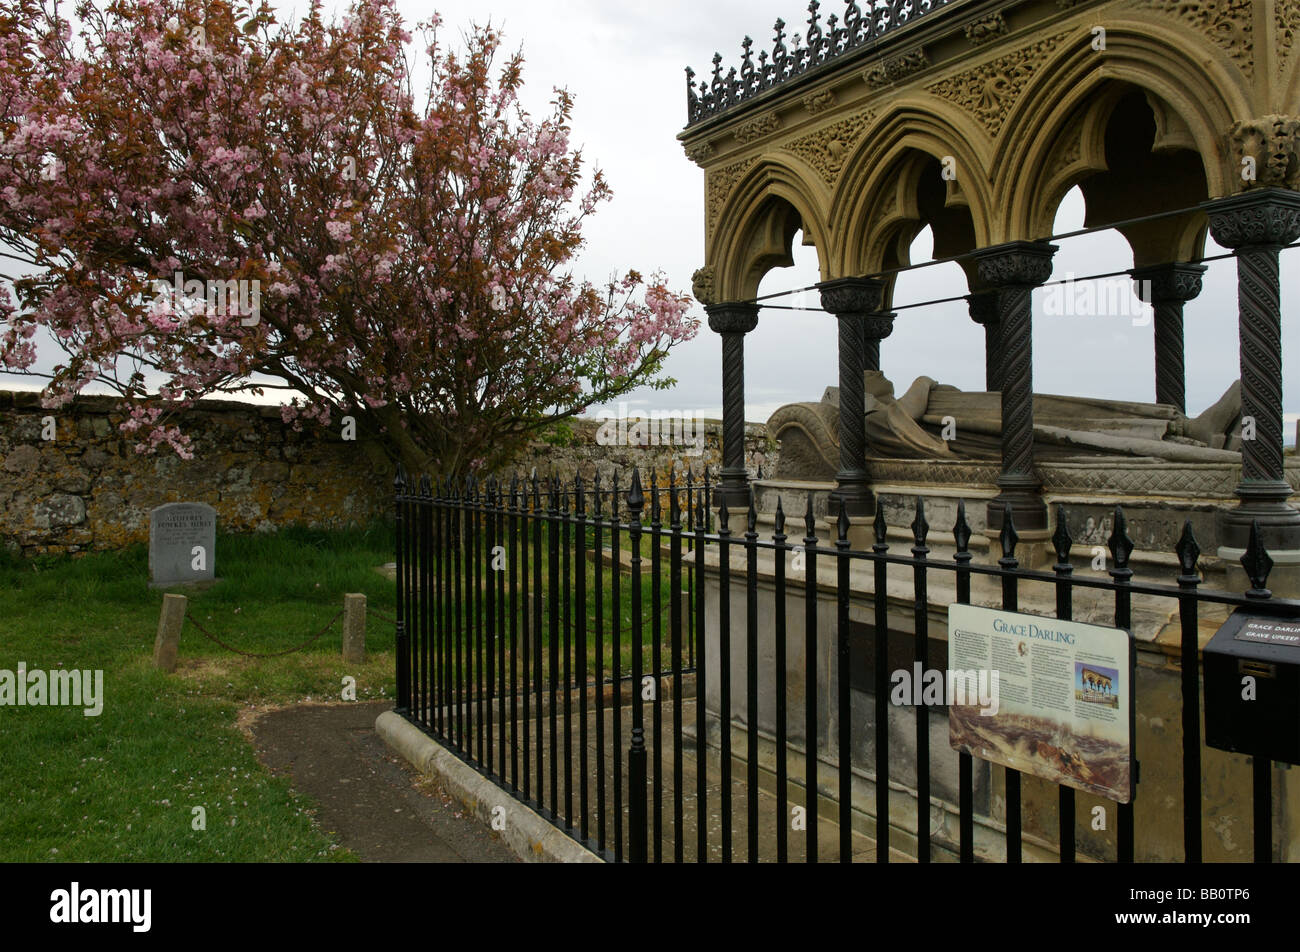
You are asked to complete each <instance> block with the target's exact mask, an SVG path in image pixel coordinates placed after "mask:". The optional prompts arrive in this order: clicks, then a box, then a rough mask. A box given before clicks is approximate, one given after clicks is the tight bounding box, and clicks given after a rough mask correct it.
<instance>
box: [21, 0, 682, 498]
mask: <svg viewBox="0 0 1300 952" xmlns="http://www.w3.org/2000/svg"><path fill="white" fill-rule="evenodd" d="M75 23H76V26H75V30H74V26H73V24H72V23H70V22H69V20H68V19H67V18H65V17H63V16H61V15H60V12H59V9H58V7H57V5H53V6H52V5H49V4H48V3H47V0H0V241H3V242H4V243H5V244H7V245H9V253H8V254H7V257H6V258H5V259H2V260H6V261H10V262H12V261H14V260H17V261H19V262H22V263H25V264H26V266H27V267H29V268H30V269H32V273H31V274H30V275H29V276H26V277H21V278H18V279H10V282H9V285H8V286H6V285H5V284H0V367H2V368H3V369H5V370H7V371H9V372H15V373H28V374H33V375H37V376H41V377H43V378H45V379H46V383H45V386H44V396H43V399H44V402H45V405H46V406H47V407H51V408H53V407H58V406H60V405H62V404H64V403H66V402H67V401H68V400H70V399H71V398H72V397H73V396H74V395H75V394H76V393H78V392H79V391H80V390H81V389H82V388H84V387H85V386H87V385H88V384H90V383H91V382H92V381H98V382H99V383H101V384H107V385H108V386H109V387H111V388H112V389H113V390H114V391H115V392H117V393H119V394H120V395H121V397H122V399H123V400H124V401H125V403H126V404H127V406H128V407H129V409H130V413H129V416H128V417H127V418H126V422H125V423H124V424H123V430H124V431H126V432H128V433H133V434H134V438H135V440H136V449H137V451H139V452H150V451H153V450H155V449H157V448H159V447H160V446H162V445H163V444H167V445H169V446H171V447H173V448H174V449H175V451H176V452H178V453H180V454H181V455H182V456H188V455H190V453H191V450H190V446H189V441H188V439H187V437H186V435H185V433H184V432H183V428H182V427H181V426H180V425H179V424H178V420H179V415H178V411H179V410H181V409H183V408H185V407H188V406H190V405H192V404H193V403H194V401H196V400H198V399H199V398H201V397H204V396H208V395H213V394H228V393H239V392H247V393H254V394H259V395H260V394H262V393H264V392H266V391H268V390H270V391H278V392H280V393H281V395H282V397H283V398H284V403H283V411H282V412H283V414H284V418H285V419H286V420H287V421H295V423H296V424H297V425H301V423H302V421H303V420H306V419H310V420H314V421H316V422H317V423H319V424H322V425H325V426H327V427H331V428H338V427H340V426H341V425H342V418H343V417H344V416H351V417H353V419H354V421H355V425H356V428H357V430H358V431H359V432H360V434H362V435H365V434H370V435H372V436H375V437H378V438H380V439H382V441H383V444H384V445H385V446H386V447H387V448H388V450H389V453H390V455H391V456H392V457H393V458H394V459H401V460H403V461H404V462H405V463H406V465H407V466H408V468H410V469H412V470H413V471H418V470H423V469H428V470H431V471H433V472H435V473H441V474H446V475H459V474H462V473H465V472H467V471H469V470H471V469H474V468H477V467H484V468H490V467H493V466H496V465H499V464H501V463H503V462H505V461H507V460H508V459H509V458H510V457H511V456H512V455H513V454H514V453H515V452H516V451H517V450H518V449H519V447H520V445H521V444H522V443H523V442H524V441H525V440H526V439H527V438H528V437H529V436H530V435H531V434H534V433H536V432H537V431H538V430H540V429H542V428H544V427H547V426H548V425H550V424H551V423H553V422H554V421H556V420H559V419H563V418H566V417H572V416H574V415H577V414H579V413H581V412H582V411H583V410H585V409H586V408H588V407H590V406H592V405H594V404H599V403H604V402H607V401H609V400H610V399H612V398H614V397H617V396H619V395H621V394H624V393H626V392H627V391H629V390H630V389H632V388H634V387H638V386H645V385H648V386H652V387H657V388H663V387H665V386H668V385H670V384H671V383H672V381H671V380H669V379H667V378H666V377H664V376H663V373H662V368H663V361H664V358H665V356H666V355H667V353H668V351H669V349H670V348H671V347H672V346H674V345H675V344H677V343H679V342H681V341H683V340H686V339H688V338H689V337H691V336H693V335H694V333H695V331H696V329H697V327H698V322H697V321H695V320H694V319H692V318H690V317H688V316H687V308H688V301H689V299H688V298H687V297H686V296H685V295H682V294H678V293H675V292H673V291H671V290H669V288H668V287H666V286H665V283H664V280H663V279H662V277H661V276H657V275H656V276H652V277H649V278H643V277H642V276H641V275H640V274H638V273H637V272H636V271H629V272H628V273H627V274H626V275H625V276H621V277H619V276H616V277H615V278H613V279H611V280H610V281H609V282H608V283H607V284H605V285H601V286H597V285H593V284H591V283H589V282H586V281H582V280H579V279H578V278H576V277H575V276H574V275H573V273H572V266H573V261H574V257H575V255H576V253H577V252H578V251H579V249H580V248H581V247H582V235H581V229H582V225H583V223H584V221H585V219H586V218H587V216H588V215H590V214H591V213H592V212H593V211H594V210H595V209H596V208H597V206H598V205H600V204H601V203H602V202H604V201H606V200H607V199H608V198H609V197H610V190H609V188H608V186H607V184H606V182H605V180H604V178H603V177H602V175H601V174H600V172H599V171H595V172H593V173H592V174H591V175H590V177H589V179H588V180H587V182H586V184H585V186H584V183H583V168H582V156H581V153H580V152H578V151H575V150H573V149H571V148H570V144H569V135H570V128H569V118H570V114H571V109H572V103H571V100H570V98H569V96H568V95H567V94H566V93H565V92H563V91H557V93H556V98H555V100H554V108H553V112H552V114H550V115H548V116H547V117H545V118H544V119H541V120H540V121H539V120H537V119H534V118H533V117H532V116H530V115H529V114H528V113H527V112H526V111H525V110H524V109H523V108H522V107H521V106H520V103H519V91H520V88H521V82H522V60H521V58H520V56H518V55H514V56H511V57H509V58H508V59H506V60H505V61H504V63H502V64H497V62H496V60H497V53H498V50H499V47H500V36H499V34H498V33H496V32H495V31H494V30H492V29H491V28H490V27H488V28H475V29H474V30H472V31H471V32H470V34H469V35H468V36H467V37H466V39H465V43H464V49H463V50H461V51H454V50H449V49H445V48H444V47H443V46H441V45H440V43H439V34H438V31H439V20H438V18H437V17H436V15H435V16H434V18H433V19H432V20H431V21H430V22H428V23H425V24H421V25H420V26H419V27H418V30H419V34H420V36H421V46H420V49H421V50H422V55H423V56H424V57H426V58H427V66H428V68H429V70H430V73H429V75H430V78H429V81H428V85H427V88H424V89H423V90H422V94H421V95H420V96H419V97H418V98H417V96H416V94H415V92H414V89H413V85H414V79H413V77H414V76H415V75H416V68H417V66H418V65H419V64H420V63H421V62H422V61H421V60H420V58H419V57H418V56H416V55H414V54H411V55H409V56H408V49H413V48H414V47H413V45H412V36H411V34H410V33H408V32H406V30H405V29H404V27H403V23H402V20H401V17H400V16H399V14H398V13H397V11H396V9H395V5H394V2H393V0H355V2H354V3H353V5H352V6H351V8H350V9H349V11H348V14H347V15H346V16H344V17H343V18H342V19H341V20H336V21H333V22H326V21H325V19H324V17H323V16H322V12H321V8H320V4H319V2H313V4H312V6H311V8H310V10H309V12H308V13H307V15H306V17H305V18H304V19H303V20H301V21H300V22H298V23H296V24H293V25H283V24H280V23H278V22H277V21H276V19H275V17H274V15H273V13H272V11H271V10H270V8H269V7H268V6H266V5H265V3H264V2H262V0H257V2H255V3H252V4H246V3H233V4H232V3H226V2H220V0H210V2H198V0H146V2H125V0H117V2H112V3H109V4H107V5H106V6H103V8H102V9H99V8H96V7H94V6H92V5H91V4H89V3H82V4H80V5H79V6H78V7H77V8H76V18H75ZM38 330H43V331H45V332H47V334H48V335H49V337H50V338H52V340H53V341H54V342H55V343H56V344H57V346H58V347H60V348H62V350H63V352H64V354H65V355H66V360H65V361H64V362H62V363H60V364H58V365H57V366H56V367H54V369H53V371H52V373H48V374H38V373H37V370H36V368H35V364H36V356H37V354H36V347H35V341H36V339H37V337H36V335H37V332H38ZM151 378H152V379H151Z"/></svg>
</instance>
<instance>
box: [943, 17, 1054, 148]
mask: <svg viewBox="0 0 1300 952" xmlns="http://www.w3.org/2000/svg"><path fill="white" fill-rule="evenodd" d="M1068 35H1069V34H1067V33H1058V34H1056V35H1055V36H1051V37H1047V38H1046V39H1042V40H1039V41H1038V42H1037V43H1033V44H1031V45H1029V46H1026V47H1024V48H1023V49H1019V50H1016V51H1015V52H1013V53H1008V54H1006V55H1005V56H1000V57H998V58H997V59H995V60H991V61H989V62H987V63H984V64H983V65H981V66H976V67H975V68H974V69H971V70H967V71H966V72H964V73H958V74H957V75H956V76H952V77H949V78H948V79H943V80H940V81H939V82H937V83H934V84H932V85H930V86H927V87H926V88H927V89H928V90H929V91H930V92H932V93H934V94H935V95H936V96H939V97H940V98H942V99H947V100H948V101H949V102H953V103H956V104H957V105H958V106H960V107H961V108H962V109H964V110H965V111H967V112H969V113H971V114H972V115H973V116H975V118H976V119H978V120H979V121H980V122H981V123H983V125H984V128H986V129H988V131H989V134H990V135H993V136H996V135H997V134H998V132H1000V131H1001V129H1002V123H1003V121H1004V120H1005V119H1006V117H1007V115H1008V113H1010V111H1011V107H1012V106H1013V105H1015V102H1016V100H1017V99H1018V98H1019V97H1020V93H1021V91H1022V90H1023V89H1024V87H1025V84H1026V83H1027V82H1028V81H1029V78H1030V77H1031V76H1033V75H1034V72H1035V71H1036V70H1037V69H1038V67H1039V65H1040V64H1041V63H1042V62H1043V60H1044V59H1046V58H1047V57H1048V56H1049V55H1050V54H1051V53H1052V51H1053V50H1055V49H1056V47H1057V46H1059V45H1060V44H1061V41H1062V40H1064V39H1065V37H1066V36H1068Z"/></svg>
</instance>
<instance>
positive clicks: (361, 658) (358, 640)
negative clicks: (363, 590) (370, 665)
mask: <svg viewBox="0 0 1300 952" xmlns="http://www.w3.org/2000/svg"><path fill="white" fill-rule="evenodd" d="M343 660H344V661H347V662H348V663H350V664H364V663H365V661H366V596H364V595H357V594H350V595H344V596H343Z"/></svg>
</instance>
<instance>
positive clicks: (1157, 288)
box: [1129, 264, 1205, 413]
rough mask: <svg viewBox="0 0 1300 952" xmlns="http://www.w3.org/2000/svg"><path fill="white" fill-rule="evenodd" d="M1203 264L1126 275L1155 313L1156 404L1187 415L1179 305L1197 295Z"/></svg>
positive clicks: (1159, 267) (1161, 267)
mask: <svg viewBox="0 0 1300 952" xmlns="http://www.w3.org/2000/svg"><path fill="white" fill-rule="evenodd" d="M1204 273H1205V265H1203V264H1158V265H1153V266H1151V267H1148V268H1136V269H1134V270H1133V271H1130V272H1129V274H1131V275H1132V276H1133V282H1134V285H1135V287H1136V288H1137V295H1138V297H1139V298H1140V299H1141V300H1142V301H1144V302H1146V303H1147V304H1150V305H1151V306H1152V308H1153V310H1154V311H1155V325H1156V326H1155V332H1156V403H1167V404H1169V405H1170V406H1174V407H1177V408H1178V409H1179V410H1180V411H1182V412H1184V413H1186V412H1187V382H1186V371H1185V369H1184V362H1183V305H1184V304H1186V303H1187V302H1188V301H1190V300H1192V299H1193V298H1195V297H1197V296H1198V295H1199V294H1200V293H1201V275H1203V274H1204Z"/></svg>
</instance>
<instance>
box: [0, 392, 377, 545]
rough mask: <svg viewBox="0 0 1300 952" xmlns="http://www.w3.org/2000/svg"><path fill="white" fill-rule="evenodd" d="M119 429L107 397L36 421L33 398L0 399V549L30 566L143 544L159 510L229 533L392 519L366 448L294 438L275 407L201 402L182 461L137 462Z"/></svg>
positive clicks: (319, 434) (148, 458)
mask: <svg viewBox="0 0 1300 952" xmlns="http://www.w3.org/2000/svg"><path fill="white" fill-rule="evenodd" d="M48 417H52V418H53V422H54V434H53V436H54V438H53V439H44V438H43V437H44V435H45V434H44V433H43V430H44V429H46V428H45V424H44V423H43V421H44V420H45V419H46V418H48ZM123 418H124V416H123V414H122V412H121V411H120V410H119V409H117V405H116V401H115V400H114V399H113V398H111V397H81V398H79V399H77V400H75V401H74V402H73V403H70V404H69V405H67V406H66V407H63V408H61V409H59V410H46V409H43V408H42V407H41V405H40V402H39V396H38V395H37V394H35V393H27V392H5V391H0V544H3V545H5V546H7V547H8V548H10V549H15V548H16V549H19V550H21V552H22V553H23V554H24V555H38V554H41V553H46V552H68V553H76V552H80V551H83V550H87V549H116V548H121V547H122V546H125V545H129V544H131V543H134V542H147V541H148V538H149V511H150V510H151V509H153V508H154V507H156V506H160V505H162V504H163V503H167V502H205V503H208V504H209V505H210V506H212V507H214V508H215V509H216V510H217V526H218V529H219V530H226V531H235V532H247V531H254V530H261V531H266V530H271V529H274V528H277V527H279V526H284V525H290V524H295V523H298V524H303V525H309V526H319V527H341V526H344V525H348V524H364V523H366V522H368V521H369V520H370V519H372V518H373V517H375V516H379V515H383V514H386V513H387V512H388V511H389V509H390V508H391V501H390V498H389V494H390V493H391V477H388V478H385V479H377V478H376V476H377V474H378V473H382V472H383V471H384V470H385V469H386V464H385V463H384V462H383V459H382V456H381V455H379V454H377V453H376V452H375V451H376V449H377V448H376V447H373V446H369V445H367V444H365V443H363V442H362V441H357V442H344V441H343V440H341V439H340V437H339V435H338V433H337V431H336V432H334V433H332V434H328V433H325V432H323V431H322V430H321V429H319V428H314V427H310V428H309V427H304V429H303V431H302V432H294V430H293V428H292V427H291V426H288V425H286V424H285V423H283V422H282V421H281V419H280V411H279V409H278V408H276V407H262V406H256V405H252V404H248V403H239V402H235V401H226V400H211V401H209V400H204V401H202V402H200V403H199V404H198V405H197V406H196V407H195V408H194V409H192V410H190V411H189V412H188V413H187V415H186V418H185V420H184V422H183V424H182V429H183V430H184V431H185V432H186V433H187V434H189V435H190V436H191V438H192V440H193V444H194V459H193V460H182V459H180V458H179V457H178V456H177V455H176V454H175V453H174V452H172V451H171V450H170V449H163V450H161V451H159V452H158V453H157V454H156V455H138V454H136V453H135V452H134V450H133V449H132V447H133V446H134V444H135V442H136V441H135V439H134V438H133V437H132V435H130V434H122V433H120V432H119V431H118V424H120V423H121V422H122V420H123Z"/></svg>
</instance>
